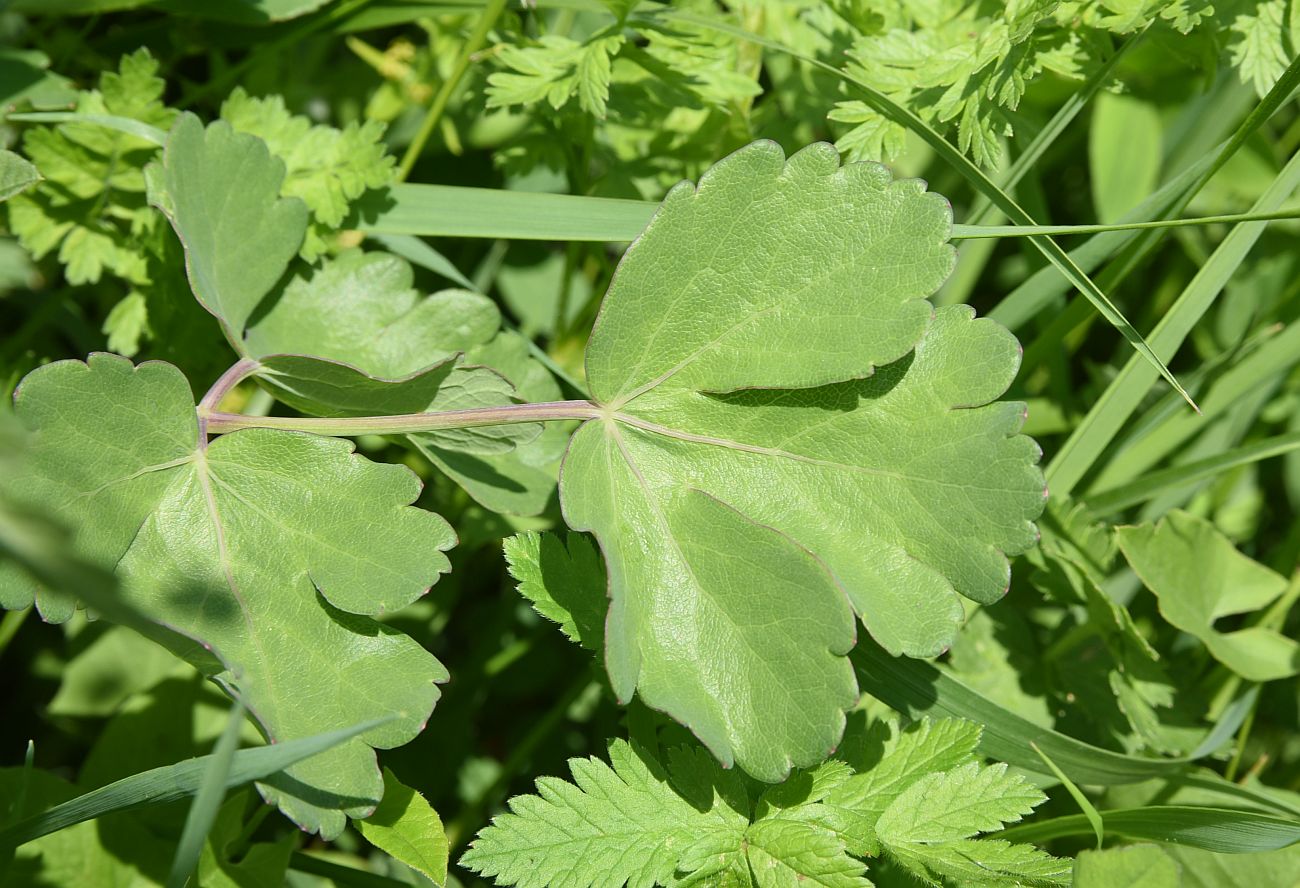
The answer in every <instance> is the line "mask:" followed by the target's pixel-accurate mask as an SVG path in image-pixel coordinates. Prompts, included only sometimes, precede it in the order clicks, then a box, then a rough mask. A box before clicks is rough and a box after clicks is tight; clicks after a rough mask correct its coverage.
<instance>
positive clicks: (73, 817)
mask: <svg viewBox="0 0 1300 888" xmlns="http://www.w3.org/2000/svg"><path fill="white" fill-rule="evenodd" d="M378 724H380V722H375V721H372V722H364V723H362V724H358V725H352V726H351V727H347V728H341V729H339V730H336V731H329V732H326V733H323V734H317V735H315V736H312V737H300V738H298V739H296V740H286V741H285V742H283V743H277V744H274V745H272V746H261V747H258V748H256V749H241V750H239V751H238V752H236V753H235V756H234V760H233V762H232V764H231V767H230V770H229V772H227V774H226V784H225V785H226V788H227V789H229V788H231V787H234V786H240V785H242V784H245V783H249V782H251V781H253V780H262V779H264V778H267V777H270V776H272V775H273V774H276V773H278V772H280V771H283V770H285V769H286V768H289V767H291V766H293V764H294V763H295V762H301V761H302V760H304V759H307V758H310V757H312V756H318V755H320V754H322V753H323V752H325V751H327V750H329V749H332V748H334V747H337V746H339V744H342V743H347V742H348V741H349V740H351V739H352V738H355V737H357V736H358V735H360V734H364V733H366V732H367V731H370V730H373V729H374V728H375V726H376V725H378ZM211 759H212V757H211V756H201V757H199V758H193V759H188V760H186V761H183V762H177V763H176V764H174V765H167V766H166V767H162V768H153V769H151V770H148V771H142V772H141V773H139V774H132V775H131V776H130V777H124V778H122V779H121V780H118V781H117V782H115V783H110V784H109V785H108V786H103V787H100V788H99V789H95V790H91V791H90V792H87V793H84V794H82V795H79V796H76V797H75V798H67V800H66V801H64V800H63V799H59V800H57V804H53V805H52V806H50V805H38V804H33V800H31V799H29V800H28V802H29V803H28V807H29V808H33V807H39V808H41V809H42V810H41V811H40V812H39V813H33V814H31V815H30V816H26V817H24V819H22V820H19V821H18V822H16V823H10V824H7V825H6V826H5V828H4V829H3V830H0V846H3V845H22V844H24V843H26V842H31V841H33V840H36V839H40V838H41V837H42V836H48V835H51V834H53V833H58V832H61V831H63V830H65V829H67V828H68V827H70V826H73V825H74V824H78V823H84V822H86V821H87V820H94V819H95V818H97V817H103V816H104V815H106V814H113V813H116V812H119V811H129V810H132V809H134V808H140V807H143V806H146V805H160V804H165V803H167V802H174V801H176V800H178V799H183V798H187V797H189V796H192V795H194V794H195V793H196V792H198V789H199V785H200V784H201V783H202V781H203V778H204V775H205V774H206V772H207V768H208V765H209V764H210V763H211ZM18 770H19V769H17V768H12V769H6V770H3V771H0V777H9V776H11V775H13V774H14V772H15V771H18ZM6 795H7V794H6Z"/></svg>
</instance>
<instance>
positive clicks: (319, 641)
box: [5, 354, 455, 836]
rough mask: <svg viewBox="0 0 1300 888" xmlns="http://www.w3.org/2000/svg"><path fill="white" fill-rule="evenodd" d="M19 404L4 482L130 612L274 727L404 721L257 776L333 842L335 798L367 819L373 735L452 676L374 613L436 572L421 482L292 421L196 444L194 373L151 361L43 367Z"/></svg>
mask: <svg viewBox="0 0 1300 888" xmlns="http://www.w3.org/2000/svg"><path fill="white" fill-rule="evenodd" d="M17 411H18V414H19V416H20V418H22V419H23V420H24V421H25V422H26V424H27V425H28V427H29V428H31V429H32V430H33V431H34V432H35V440H34V444H33V448H32V471H31V472H30V473H28V474H25V475H21V476H19V477H17V478H14V479H8V478H6V479H5V486H6V488H7V491H8V492H9V493H10V494H11V495H12V496H14V497H15V499H17V500H18V501H19V502H23V503H40V504H43V505H45V506H47V507H48V508H51V509H52V510H53V511H54V512H55V514H56V515H57V516H58V517H60V518H62V519H63V520H65V521H67V522H68V523H69V524H70V525H72V526H73V527H74V528H76V537H75V541H76V542H75V546H74V549H73V553H74V554H76V555H78V556H80V557H83V558H86V559H87V560H90V561H91V562H92V563H97V564H101V565H104V566H105V567H113V566H116V571H117V574H118V577H119V579H120V581H121V583H122V587H123V596H124V598H125V600H126V602H127V603H128V604H130V605H133V606H135V607H137V608H138V609H139V610H140V611H141V612H143V613H144V614H146V615H147V616H148V617H149V618H150V619H152V620H154V621H156V622H157V623H160V624H162V625H164V626H167V627H170V628H171V629H172V630H175V631H177V632H180V633H183V634H184V635H186V636H189V637H190V638H192V639H194V640H195V641H196V642H201V643H202V644H203V645H204V646H205V647H206V648H208V649H210V650H211V651H212V653H214V654H215V655H216V656H217V657H219V658H220V660H221V661H222V663H223V664H224V670H223V671H222V672H221V673H220V674H218V675H217V676H216V679H217V680H218V682H219V683H221V684H223V685H224V686H227V687H230V688H231V689H232V690H235V691H237V692H238V693H239V695H240V696H241V697H242V698H243V699H244V700H246V701H247V703H248V705H249V708H250V711H251V712H253V713H254V715H255V717H256V718H257V720H258V722H259V723H260V724H261V726H262V728H263V730H264V731H265V732H266V734H267V736H268V737H269V738H270V739H272V740H275V741H276V742H281V741H283V740H286V739H290V738H294V737H303V736H308V735H311V734H315V733H319V732H320V731H322V730H327V729H329V728H331V727H334V726H337V725H338V724H340V723H343V724H348V723H352V722H356V721H362V720H367V719H371V718H375V717H377V716H383V715H388V714H390V713H400V718H399V719H398V720H397V721H396V722H394V723H393V724H390V725H387V726H385V727H383V728H380V729H376V730H375V731H374V732H372V733H371V734H369V735H368V736H367V737H366V738H365V740H364V741H363V740H360V739H357V740H352V741H350V742H349V743H347V744H346V745H344V746H342V747H340V748H339V749H336V750H333V751H331V752H330V753H328V754H326V755H323V756H320V757H319V758H317V759H316V760H314V761H313V762H309V763H306V764H303V765H300V766H296V767H295V768H293V769H291V771H290V773H289V776H288V777H286V778H284V779H282V780H278V781H275V783H276V785H275V786H267V787H265V788H264V792H265V793H266V795H267V797H268V798H269V799H271V800H273V801H276V802H278V803H279V804H280V805H281V806H282V807H283V809H284V810H285V811H286V813H288V814H289V815H290V816H291V817H293V818H294V819H295V820H297V821H298V822H299V823H301V824H302V825H303V826H305V827H307V828H310V829H313V830H320V831H321V832H322V833H323V834H325V835H327V836H332V835H337V834H338V832H339V830H341V829H342V827H343V823H344V816H343V814H342V813H341V812H340V810H339V809H345V810H347V811H349V812H351V813H353V814H360V813H362V812H368V810H369V809H370V808H371V807H372V806H373V804H374V803H375V801H377V800H378V797H379V792H380V779H379V775H378V773H377V771H376V770H375V767H374V754H373V752H371V750H370V749H369V748H368V747H367V744H369V745H370V746H381V747H391V746H396V745H400V744H402V743H405V742H407V741H408V740H410V739H411V738H412V737H414V736H415V734H416V733H418V732H419V730H420V728H421V727H422V725H423V722H424V720H425V718H426V717H427V715H428V713H429V711H430V710H431V709H432V707H433V703H434V701H435V700H436V699H437V696H438V692H437V689H436V688H435V687H434V683H435V682H437V681H441V680H443V679H445V678H446V672H445V670H444V669H443V668H442V666H441V665H440V664H439V663H438V662H437V661H436V660H434V659H433V657H432V656H430V655H429V654H428V653H427V652H425V651H424V650H423V649H422V648H420V647H419V645H417V644H416V643H415V642H413V641H412V640H411V639H409V638H408V637H406V636H404V635H402V634H400V633H398V632H397V631H395V630H392V629H388V628H387V627H385V626H383V625H381V624H379V623H377V622H375V621H374V620H373V619H372V617H373V616H376V615H378V614H381V613H385V612H389V611H392V610H395V609H397V608H400V607H403V606H404V605H406V604H409V603H410V602H411V601H413V600H415V599H416V598H418V597H419V596H420V595H422V594H423V593H424V591H425V590H426V589H427V588H428V587H429V586H430V585H431V584H432V583H433V582H434V581H436V579H437V577H438V575H439V574H440V573H442V572H444V571H446V570H447V569H448V566H449V564H448V561H447V558H446V556H445V555H443V554H442V550H444V549H447V548H449V547H450V546H451V545H452V544H453V543H454V541H455V536H454V534H453V533H452V532H451V529H450V528H449V527H448V526H447V525H446V523H445V522H444V521H443V520H442V519H441V518H439V517H438V516H436V515H433V514H431V513H428V512H423V511H420V510H417V509H412V508H409V507H408V504H409V503H411V502H412V501H413V500H414V499H415V498H416V496H417V495H418V493H419V484H418V482H417V481H416V479H415V477H414V476H413V475H412V474H411V473H410V472H409V471H408V470H406V469H403V468H400V467H397V466H387V465H376V464H373V463H370V462H368V461H366V460H363V459H361V458H360V457H357V456H356V455H354V454H353V453H352V450H351V446H350V445H349V444H348V443H346V442H343V441H339V440H337V439H331V438H321V437H317V436H313V435H304V434H300V433H292V432H280V431H274V430H265V429H264V430H248V431H247V432H239V433H235V434H231V435H226V436H223V437H222V438H220V439H219V440H217V441H214V442H212V443H211V444H210V445H207V446H204V443H203V442H202V441H201V440H200V438H199V436H198V429H197V425H196V420H195V412H194V401H193V398H192V396H191V394H190V392H189V386H188V383H187V382H186V380H185V378H184V376H182V375H181V373H180V372H179V371H178V370H176V369H175V368H174V367H171V366H170V365H167V364H161V363H149V364H143V365H141V366H140V367H133V366H132V364H131V363H130V362H129V361H127V360H125V359H122V358H118V357H115V356H112V355H103V354H100V355H92V356H91V358H90V360H89V362H88V363H86V364H82V363H80V362H76V361H64V362H60V363H56V364H50V365H47V366H45V367H42V368H40V369H39V370H36V371H34V372H33V373H32V374H30V375H29V376H28V377H27V378H26V380H24V382H23V383H22V386H21V390H20V393H19V397H18V399H17ZM178 653H180V654H182V655H186V654H191V653H192V652H190V651H183V650H182V651H178ZM321 700H329V701H333V702H332V704H331V705H329V706H322V705H321V703H320V701H321Z"/></svg>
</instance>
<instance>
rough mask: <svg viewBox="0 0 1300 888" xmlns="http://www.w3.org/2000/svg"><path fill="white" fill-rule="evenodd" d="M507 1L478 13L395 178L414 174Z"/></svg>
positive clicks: (493, 3) (497, 1) (495, 0)
mask: <svg viewBox="0 0 1300 888" xmlns="http://www.w3.org/2000/svg"><path fill="white" fill-rule="evenodd" d="M505 8H506V0H489V2H488V4H487V6H485V7H483V13H482V14H481V15H480V16H479V18H478V21H477V22H475V23H474V30H473V32H471V33H470V35H469V39H467V40H466V41H465V45H464V46H462V47H461V49H460V55H459V56H458V57H457V58H456V63H455V65H453V66H452V69H451V73H450V74H448V75H447V79H446V80H444V81H443V82H442V86H440V87H439V88H438V92H437V94H436V95H434V97H433V102H432V103H431V104H430V105H429V111H428V113H426V114H425V115H424V120H423V121H421V122H420V129H419V131H418V132H416V134H415V138H413V139H412V140H411V144H409V145H407V146H406V153H405V154H403V155H402V162H401V164H399V165H398V167H397V176H396V180H397V181H398V182H405V181H406V177H407V176H409V175H410V174H411V168H412V167H414V166H415V161H416V160H418V159H419V157H420V154H421V153H422V152H423V151H424V146H425V144H426V143H427V142H428V141H429V137H430V136H431V135H433V131H434V129H436V128H437V126H438V121H439V120H441V119H442V112H443V111H445V110H447V103H448V102H449V101H451V97H452V95H454V94H455V92H456V87H458V86H460V81H461V78H463V77H464V76H465V72H466V71H467V70H469V63H470V59H471V58H472V57H473V55H474V53H476V52H478V51H479V50H480V49H482V48H483V44H484V43H485V42H486V41H487V35H488V32H489V31H491V30H492V26H493V25H495V24H496V22H497V19H498V18H500V16H501V13H502V12H503V11H505Z"/></svg>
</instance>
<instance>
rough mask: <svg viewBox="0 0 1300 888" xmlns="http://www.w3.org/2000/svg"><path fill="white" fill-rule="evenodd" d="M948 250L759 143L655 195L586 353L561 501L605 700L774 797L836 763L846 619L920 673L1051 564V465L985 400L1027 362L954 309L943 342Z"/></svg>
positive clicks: (846, 685)
mask: <svg viewBox="0 0 1300 888" xmlns="http://www.w3.org/2000/svg"><path fill="white" fill-rule="evenodd" d="M948 230H949V215H948V210H947V207H946V205H945V204H944V203H943V202H942V200H941V199H940V198H938V197H936V196H934V195H929V194H926V193H925V192H924V191H923V190H922V188H921V187H920V185H919V184H918V183H917V182H914V181H902V182H893V181H891V180H890V177H889V174H888V173H887V172H886V171H885V170H884V169H883V168H881V167H878V166H874V165H850V166H846V167H843V168H840V167H838V160H837V158H836V156H835V153H834V152H833V151H832V150H831V149H830V148H829V147H828V146H824V145H823V146H813V147H812V148H809V149H806V150H804V151H802V152H800V153H799V154H797V155H795V156H794V157H792V158H791V159H790V160H789V162H788V163H786V162H784V159H783V157H782V155H781V152H780V150H779V149H778V148H776V146H774V145H771V144H770V143H756V144H754V145H751V146H749V147H748V148H744V149H742V150H741V151H739V152H737V153H736V154H734V155H732V156H731V157H729V158H727V159H726V160H724V161H722V162H721V163H720V164H718V165H717V166H716V167H714V168H713V169H712V170H711V171H709V172H708V173H706V174H705V175H704V177H703V178H702V179H701V182H700V184H699V186H698V187H692V186H689V185H684V186H679V187H678V188H677V189H675V190H674V191H673V192H672V193H671V194H670V195H669V196H668V198H667V199H666V200H665V202H664V205H663V207H662V208H661V209H660V211H659V213H658V214H657V215H656V217H655V219H654V220H653V221H652V222H651V223H650V225H649V227H648V228H647V229H646V232H645V234H643V235H642V237H641V239H640V240H638V241H637V243H635V244H634V245H633V246H632V247H631V248H630V249H629V250H628V252H627V254H626V255H625V256H624V258H623V261H622V263H621V264H620V266H619V269H618V272H617V274H616V275H615V278H614V282H613V283H612V284H611V287H610V291H609V294H608V295H607V297H606V300H605V304H604V306H603V307H602V309H601V313H600V316H599V318H598V320H597V323H596V327H595V331H594V332H593V334H592V338H591V342H590V344H589V346H588V353H587V370H588V381H589V383H590V386H591V390H592V392H593V393H594V395H595V397H596V399H597V401H598V402H599V403H601V404H602V405H603V406H605V407H606V408H607V409H608V410H609V413H610V415H609V416H608V418H602V419H601V420H597V421H592V422H589V423H587V424H586V425H585V426H583V427H582V428H581V429H579V431H578V432H577V433H576V434H575V435H574V438H573V441H572V443H571V445H570V448H569V453H568V456H567V458H566V462H565V465H564V471H563V475H562V479H561V495H562V502H563V505H564V510H565V516H566V519H567V521H568V523H569V525H570V526H571V527H573V528H575V529H578V530H589V531H591V532H593V533H594V534H595V536H596V538H597V539H598V541H599V542H600V544H601V547H602V550H603V551H604V554H605V559H606V563H607V565H608V567H609V572H610V597H611V600H612V603H611V610H610V618H609V623H608V634H607V647H606V664H607V666H608V669H609V673H610V678H611V682H612V684H613V686H614V689H615V691H616V692H617V693H618V694H619V696H620V697H621V698H624V699H626V698H628V697H630V696H631V694H632V693H633V691H634V690H636V691H639V692H640V694H641V695H642V698H643V699H644V700H645V701H646V702H647V703H648V704H649V705H651V706H652V707H654V708H657V709H661V710H663V711H665V712H667V713H668V714H670V715H672V716H673V717H674V718H676V719H678V720H679V721H682V722H683V723H685V724H686V725H687V726H688V727H689V728H691V730H692V731H694V732H695V733H696V735H697V736H699V737H700V738H701V739H703V740H704V741H705V743H706V744H707V745H708V746H709V747H710V749H712V750H713V751H714V753H715V754H717V755H718V756H719V757H720V758H721V759H722V760H723V761H726V762H730V761H732V760H733V759H734V760H735V761H737V762H739V763H740V764H741V766H742V767H744V768H745V769H746V770H749V771H750V772H751V773H753V774H755V775H756V776H761V777H763V778H764V779H767V780H779V779H781V778H782V777H784V776H785V774H786V773H787V772H788V770H789V767H790V766H791V765H797V766H807V765H811V764H815V763H816V762H818V761H820V760H821V759H822V758H824V757H825V756H826V754H827V753H828V751H829V750H831V749H832V748H833V747H834V746H835V744H836V742H837V741H838V738H839V733H840V731H841V729H842V726H843V718H842V714H841V711H842V710H843V708H844V707H845V706H846V705H848V703H850V702H851V701H852V699H853V698H854V696H855V688H854V686H853V683H852V682H851V681H846V680H845V678H844V672H843V661H842V659H840V656H839V655H840V654H842V653H843V652H844V651H845V650H846V649H847V648H846V645H848V644H851V640H852V631H853V630H852V617H851V615H850V612H849V611H848V609H847V607H846V600H847V602H851V604H852V607H853V609H854V610H856V611H857V612H858V613H859V615H861V617H862V620H863V622H864V624H865V625H866V627H867V629H868V630H869V631H870V632H871V634H872V635H873V636H874V637H875V638H876V639H877V640H878V641H880V642H881V643H882V644H883V645H885V646H886V647H887V648H888V649H889V650H891V651H892V652H895V653H898V652H902V653H907V654H912V655H923V656H932V655H934V654H937V653H939V652H940V651H942V650H943V649H944V648H945V647H946V646H947V645H948V644H950V643H951V641H952V638H953V636H954V634H955V633H956V631H957V628H958V626H959V625H960V623H961V620H962V608H961V605H960V602H959V600H958V593H961V594H963V595H966V596H967V597H969V598H972V599H974V600H977V601H981V602H991V601H995V600H996V599H997V598H999V597H1000V596H1001V595H1002V593H1003V592H1004V591H1005V589H1006V587H1007V583H1008V580H1009V567H1008V561H1007V557H1006V554H1007V553H1011V554H1014V553H1018V552H1021V551H1024V550H1025V549H1027V548H1028V547H1030V546H1032V545H1033V543H1034V542H1035V539H1036V531H1035V529H1034V526H1033V524H1032V521H1033V519H1034V518H1035V517H1036V516H1037V515H1038V513H1039V511H1041V509H1042V505H1043V500H1044V489H1043V481H1042V475H1041V473H1040V472H1039V470H1038V468H1037V466H1036V462H1037V459H1038V449H1037V447H1036V445H1035V444H1034V443H1033V442H1032V441H1030V440H1029V439H1028V438H1024V437H1020V436H1017V434H1016V433H1017V431H1018V430H1019V428H1020V424H1021V422H1022V420H1023V417H1024V408H1023V406H1022V405H1019V404H1014V403H992V404H991V403H990V402H992V401H993V400H994V399H996V398H997V397H999V396H1000V395H1001V394H1002V393H1003V392H1004V391H1005V389H1006V387H1007V386H1008V385H1009V384H1010V382H1011V379H1012V378H1013V376H1014V375H1015V372H1016V368H1017V365H1018V361H1019V349H1018V346H1017V343H1016V341H1015V339H1014V338H1013V337H1011V336H1010V334H1008V333H1007V332H1006V331H1005V330H1003V329H1002V328H1000V327H998V326H997V325H996V324H993V323H991V322H989V321H983V320H974V319H973V317H972V313H971V312H970V310H969V309H967V308H965V307H964V306H957V307H952V308H948V309H944V310H943V311H941V312H939V313H938V314H937V315H936V316H935V317H934V319H933V321H932V322H929V318H930V317H931V315H932V309H931V308H930V307H929V305H928V303H926V302H925V301H924V297H925V296H926V295H928V294H929V293H930V292H931V291H932V290H933V289H934V288H935V287H936V286H938V284H939V283H940V282H941V281H942V279H943V278H944V276H945V275H946V274H947V273H948V271H949V269H950V267H951V261H952V257H951V248H950V247H949V246H948V245H947V243H946V238H947V234H948ZM927 323H928V327H929V329H928V331H927V329H926V328H927ZM923 334H924V338H921V337H922V335H923ZM886 362H890V363H886ZM878 365H879V367H878ZM877 367H878V369H877ZM807 558H811V559H812V560H813V561H814V562H815V563H816V564H817V565H818V567H819V568H820V569H821V570H820V571H812V570H808V571H806V573H807V579H806V580H805V581H802V582H799V583H798V585H797V587H796V589H797V590H796V591H791V592H782V591H780V590H781V589H782V588H783V586H784V585H785V584H786V583H787V582H789V581H790V580H791V579H793V577H792V576H790V575H789V574H788V573H787V574H786V575H785V576H782V574H783V573H784V572H786V571H787V568H788V565H789V564H797V563H798V562H800V561H801V560H804V559H807ZM822 571H824V574H823V573H822ZM814 577H818V578H814ZM669 627H671V629H669ZM760 663H761V664H763V665H761V666H760V665H758V664H760ZM740 664H752V665H750V666H743V667H742V666H741V665H740ZM795 701H797V705H795ZM795 713H797V715H796V714H795Z"/></svg>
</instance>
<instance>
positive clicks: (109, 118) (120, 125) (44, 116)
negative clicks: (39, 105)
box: [5, 111, 167, 147]
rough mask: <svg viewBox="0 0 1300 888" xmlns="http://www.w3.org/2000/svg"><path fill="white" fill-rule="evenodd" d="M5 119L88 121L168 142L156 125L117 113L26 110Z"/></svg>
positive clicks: (145, 137) (147, 139)
mask: <svg viewBox="0 0 1300 888" xmlns="http://www.w3.org/2000/svg"><path fill="white" fill-rule="evenodd" d="M5 120H12V121H14V122H16V123H87V124H93V125H94V126H102V127H104V128H105V129H112V130H117V131H118V132H122V133H126V134H127V135H129V136H136V137H138V138H141V139H144V140H145V141H146V142H153V143H154V144H155V145H158V146H159V147H161V146H163V145H166V144H167V134H166V133H165V132H163V131H162V130H160V129H158V127H156V126H150V125H149V124H147V123H141V122H140V121H138V120H134V119H132V118H130V117H119V116H117V115H115V114H79V113H77V112H76V111H24V112H22V113H21V114H7V115H5Z"/></svg>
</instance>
